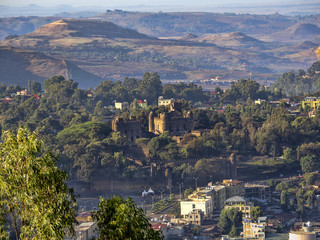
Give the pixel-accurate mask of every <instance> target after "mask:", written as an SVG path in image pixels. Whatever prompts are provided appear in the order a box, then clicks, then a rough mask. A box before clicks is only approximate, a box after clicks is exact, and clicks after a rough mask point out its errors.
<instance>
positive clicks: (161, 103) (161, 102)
mask: <svg viewBox="0 0 320 240" xmlns="http://www.w3.org/2000/svg"><path fill="white" fill-rule="evenodd" d="M172 102H174V99H173V98H171V99H164V98H163V96H160V97H159V98H158V106H169V105H170V104H171V103H172Z"/></svg>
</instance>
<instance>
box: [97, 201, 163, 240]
mask: <svg viewBox="0 0 320 240" xmlns="http://www.w3.org/2000/svg"><path fill="white" fill-rule="evenodd" d="M93 219H94V220H95V221H97V223H98V232H99V238H98V239H99V240H122V239H128V240H143V239H145V240H161V239H163V237H162V234H161V231H156V230H154V229H153V228H152V227H151V224H150V223H149V221H148V218H147V217H146V216H145V214H144V213H143V210H142V209H141V208H137V206H136V203H135V202H134V201H133V200H132V199H131V198H127V199H123V198H122V197H121V196H118V197H112V198H111V199H104V198H100V202H99V209H98V210H97V211H96V212H95V213H94V214H93Z"/></svg>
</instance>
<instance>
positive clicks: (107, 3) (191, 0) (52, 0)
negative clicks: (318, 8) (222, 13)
mask: <svg viewBox="0 0 320 240" xmlns="http://www.w3.org/2000/svg"><path fill="white" fill-rule="evenodd" d="M308 2H310V3H317V2H318V0H220V1H218V0H175V1H172V0H0V5H8V6H25V5H28V4H37V5H40V6H48V7H52V6H57V5H72V6H74V7H79V6H102V7H112V6H134V5H149V6H150V5H151V6H160V5H167V6H177V5H179V6H199V5H208V6H223V5H226V6H227V5H240V6H243V5H247V4H262V5H267V4H288V3H291V4H292V3H297V4H300V3H304V4H305V3H308Z"/></svg>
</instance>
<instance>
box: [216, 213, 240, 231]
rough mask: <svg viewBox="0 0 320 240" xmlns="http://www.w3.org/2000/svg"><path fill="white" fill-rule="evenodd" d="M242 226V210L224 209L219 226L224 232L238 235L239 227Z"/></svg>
mask: <svg viewBox="0 0 320 240" xmlns="http://www.w3.org/2000/svg"><path fill="white" fill-rule="evenodd" d="M241 226H242V212H241V211H240V210H239V209H237V208H229V209H222V211H221V213H220V217H219V222H218V228H220V229H221V231H222V233H223V234H228V235H230V236H231V235H232V236H238V235H239V231H238V228H239V227H241Z"/></svg>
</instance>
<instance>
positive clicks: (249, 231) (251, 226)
mask: <svg viewBox="0 0 320 240" xmlns="http://www.w3.org/2000/svg"><path fill="white" fill-rule="evenodd" d="M261 219H263V221H259V220H258V222H257V223H255V222H253V221H252V220H251V219H250V218H244V219H243V221H242V224H243V238H244V239H259V240H265V238H266V236H265V230H266V225H267V223H266V221H265V219H266V217H264V218H261Z"/></svg>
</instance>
